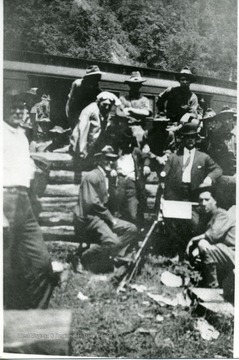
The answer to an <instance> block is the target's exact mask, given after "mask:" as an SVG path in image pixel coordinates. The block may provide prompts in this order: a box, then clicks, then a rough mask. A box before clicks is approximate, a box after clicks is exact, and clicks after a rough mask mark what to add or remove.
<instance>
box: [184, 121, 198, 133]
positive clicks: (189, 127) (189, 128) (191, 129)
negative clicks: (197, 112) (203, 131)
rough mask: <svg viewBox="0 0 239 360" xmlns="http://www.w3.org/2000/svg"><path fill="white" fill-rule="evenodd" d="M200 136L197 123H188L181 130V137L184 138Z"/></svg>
mask: <svg viewBox="0 0 239 360" xmlns="http://www.w3.org/2000/svg"><path fill="white" fill-rule="evenodd" d="M197 134H198V125H197V124H195V123H191V122H190V123H186V124H184V125H183V126H182V128H181V129H180V135H182V136H191V135H197Z"/></svg>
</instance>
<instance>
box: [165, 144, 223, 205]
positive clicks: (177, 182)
mask: <svg viewBox="0 0 239 360" xmlns="http://www.w3.org/2000/svg"><path fill="white" fill-rule="evenodd" d="M182 169H183V148H181V149H179V150H178V151H177V153H174V154H172V155H171V156H170V157H169V159H168V161H167V163H166V165H165V167H164V169H163V171H165V173H166V178H165V194H164V197H165V199H166V200H179V201H180V200H181V199H182V198H181V185H182V174H183V171H182ZM221 175H222V169H221V168H220V166H219V165H217V164H216V163H215V162H214V161H213V160H212V159H211V158H210V156H209V155H207V154H205V153H203V152H200V151H198V150H196V151H195V155H194V159H193V165H192V170H191V191H193V190H195V189H196V188H198V186H199V185H200V184H201V183H202V182H203V181H204V179H205V178H206V177H207V176H208V177H210V178H211V179H212V182H213V183H215V181H216V180H217V179H218V178H219V177H220V176H221Z"/></svg>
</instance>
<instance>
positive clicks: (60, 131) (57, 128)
mask: <svg viewBox="0 0 239 360" xmlns="http://www.w3.org/2000/svg"><path fill="white" fill-rule="evenodd" d="M49 131H50V132H52V133H56V134H65V133H68V132H70V131H71V129H70V128H69V129H63V128H62V127H61V126H57V125H56V126H54V128H52V129H51V130H49Z"/></svg>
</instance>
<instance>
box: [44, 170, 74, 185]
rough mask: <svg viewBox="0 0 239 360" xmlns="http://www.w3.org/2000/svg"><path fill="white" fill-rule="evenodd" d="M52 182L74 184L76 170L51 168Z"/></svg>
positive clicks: (50, 178)
mask: <svg viewBox="0 0 239 360" xmlns="http://www.w3.org/2000/svg"><path fill="white" fill-rule="evenodd" d="M49 183H50V184H73V183H74V171H68V170H51V171H50V176H49Z"/></svg>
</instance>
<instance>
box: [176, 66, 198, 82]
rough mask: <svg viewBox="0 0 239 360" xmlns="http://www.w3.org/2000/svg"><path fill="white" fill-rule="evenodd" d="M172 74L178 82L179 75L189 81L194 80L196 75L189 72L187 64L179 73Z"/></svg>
mask: <svg viewBox="0 0 239 360" xmlns="http://www.w3.org/2000/svg"><path fill="white" fill-rule="evenodd" d="M174 76H175V78H176V80H177V81H179V82H180V79H181V77H186V78H187V79H189V81H190V82H191V83H192V82H195V81H196V76H195V75H193V73H192V72H191V70H190V69H189V68H188V67H187V66H185V67H184V68H183V69H182V70H181V71H180V73H176V74H174Z"/></svg>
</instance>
